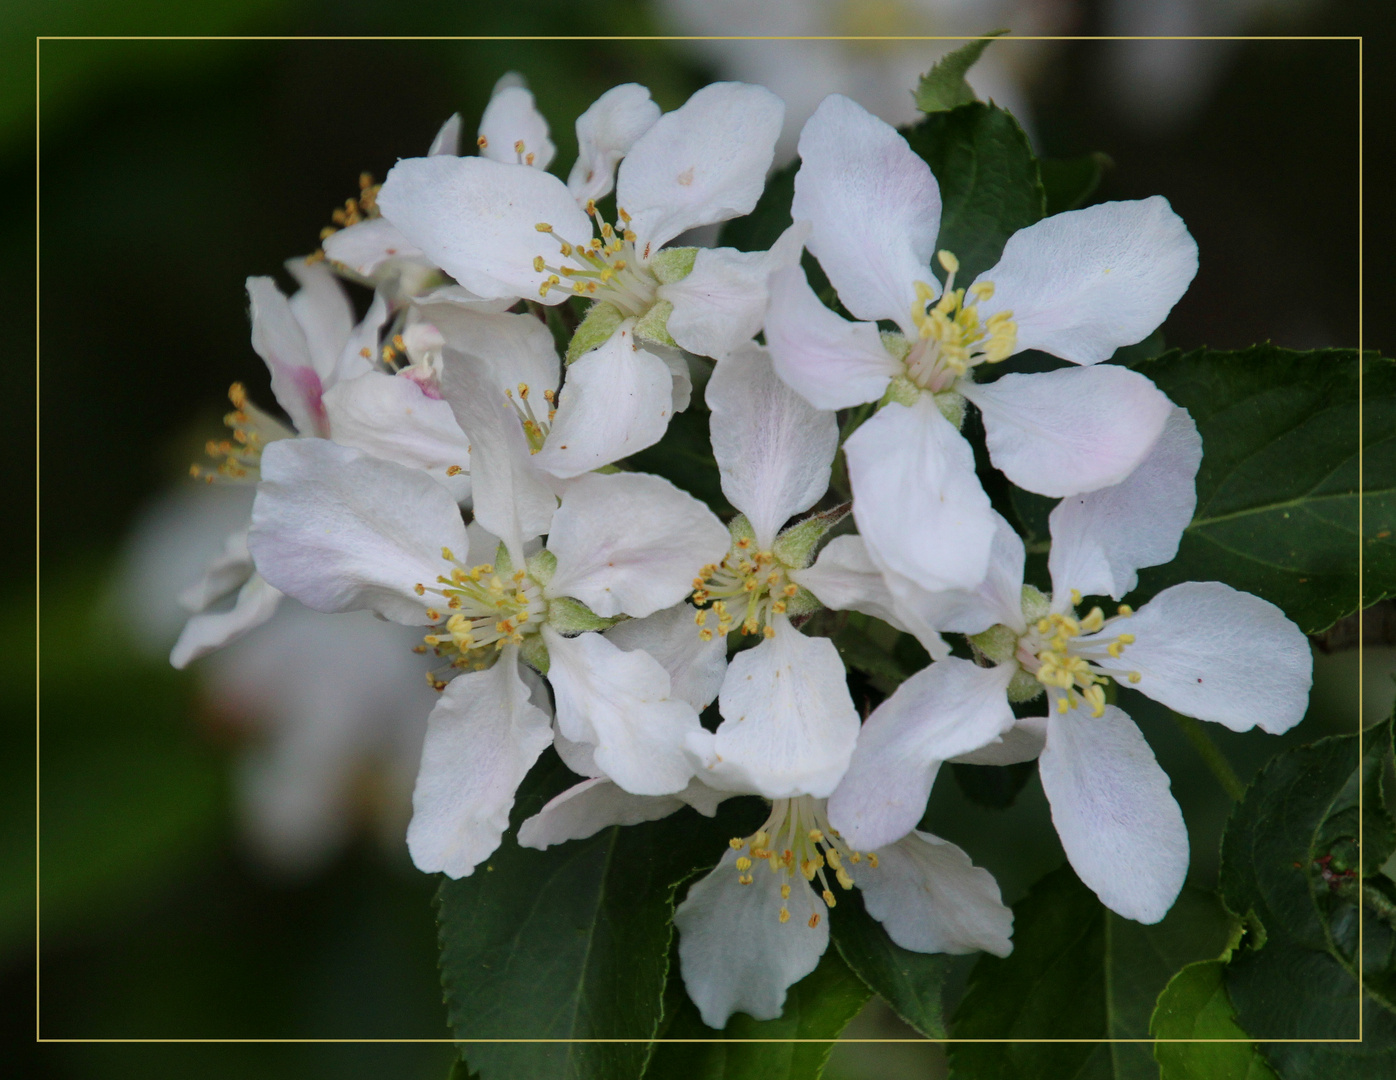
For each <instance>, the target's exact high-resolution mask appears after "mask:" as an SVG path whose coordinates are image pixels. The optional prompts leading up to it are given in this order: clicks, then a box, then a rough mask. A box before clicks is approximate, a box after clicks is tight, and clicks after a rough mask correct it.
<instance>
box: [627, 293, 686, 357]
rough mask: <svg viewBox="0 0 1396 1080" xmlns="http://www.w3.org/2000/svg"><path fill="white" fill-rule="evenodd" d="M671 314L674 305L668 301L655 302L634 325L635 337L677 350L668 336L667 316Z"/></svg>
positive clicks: (674, 343)
mask: <svg viewBox="0 0 1396 1080" xmlns="http://www.w3.org/2000/svg"><path fill="white" fill-rule="evenodd" d="M673 313H674V305H673V304H671V303H669V301H668V300H656V301H655V302H654V303H653V304H652V305H651V306H650V309H649V310H648V311H647V312H645V313H644V314H643V315H641V316H640V318H639V321H637V322H636V323H635V336H636V337H637V338H644V339H645V340H646V341H654V342H658V343H659V344H660V345H668V346H670V347H671V348H677V347H678V345H677V343H676V342H675V341H674V339H673V338H672V337H670V336H669V316H670V315H672V314H673Z"/></svg>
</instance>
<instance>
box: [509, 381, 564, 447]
mask: <svg viewBox="0 0 1396 1080" xmlns="http://www.w3.org/2000/svg"><path fill="white" fill-rule="evenodd" d="M529 393H530V390H529V388H528V383H519V396H518V398H517V399H515V397H514V391H512V390H505V391H504V396H505V397H507V398H508V399H509V404H510V405H512V406H514V412H515V414H517V416H518V418H519V423H520V424H522V425H523V431H524V438H525V439H527V440H528V452H529V453H530V454H536V453H538V451H540V450H542V449H543V443H544V441H545V440H546V439H547V438H548V432H549V431H550V430H552V424H553V417H554V416H556V415H557V394H555V393H554V392H553V391H551V390H544V391H543V400H544V401H546V402H547V403H548V416H547V419H545V420H540V419H539V418H538V415H537V414H536V413H535V412H534V411H533V402H531V401H530V400H529V398H528V395H529Z"/></svg>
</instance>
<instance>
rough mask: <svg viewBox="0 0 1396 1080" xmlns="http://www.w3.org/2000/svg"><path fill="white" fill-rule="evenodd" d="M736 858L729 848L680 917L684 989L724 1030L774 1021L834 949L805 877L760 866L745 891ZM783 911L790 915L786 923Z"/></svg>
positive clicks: (823, 914)
mask: <svg viewBox="0 0 1396 1080" xmlns="http://www.w3.org/2000/svg"><path fill="white" fill-rule="evenodd" d="M737 858H738V854H737V852H735V851H733V850H732V849H731V848H728V849H727V851H726V852H724V853H723V856H722V861H721V862H719V863H718V864H717V866H716V868H715V869H714V870H713V871H712V873H710V874H708V876H707V877H705V878H703V879H701V880H699V881H696V882H694V883H693V885H692V887H691V888H690V889H689V890H688V896H687V897H685V898H684V902H683V903H682V904H680V905H679V906H678V908H677V909H675V911H674V925H675V926H676V927H677V928H678V931H679V966H680V970H681V972H682V973H683V984H684V988H685V989H686V990H687V991H688V996H689V998H691V999H692V1001H693V1003H694V1004H695V1005H697V1006H698V1012H699V1015H701V1016H702V1017H703V1023H705V1024H707V1025H708V1027H710V1028H722V1027H724V1026H725V1025H726V1024H727V1021H728V1019H729V1018H730V1017H731V1015H732V1014H733V1013H734V1012H744V1013H747V1014H748V1015H750V1016H753V1017H755V1018H756V1019H757V1020H774V1019H775V1018H776V1017H778V1016H779V1015H780V1013H781V1009H782V1008H784V1006H785V991H786V990H787V989H789V988H790V987H791V986H793V985H794V984H795V983H797V982H799V981H800V980H801V979H803V978H804V977H805V976H806V975H808V974H809V973H810V972H811V971H813V970H814V969H815V967H816V966H817V965H818V964H819V958H820V957H821V956H823V955H824V950H825V949H826V948H827V947H828V945H829V920H828V917H827V915H828V909H826V908H825V906H824V901H823V900H822V899H820V898H819V897H818V896H816V895H815V893H814V890H813V889H812V888H810V887H809V885H808V884H807V883H806V882H805V880H804V879H803V878H802V877H801V876H800V875H798V874H796V875H794V876H793V877H787V875H785V874H783V873H778V874H773V873H771V872H770V871H769V870H767V869H766V868H765V867H764V866H757V867H754V868H753V869H752V871H751V873H752V883H751V884H750V885H742V884H740V883H739V881H738V872H737V866H736V863H737ZM784 884H789V886H790V896H789V897H788V898H786V899H782V897H781V895H780V887H781V886H782V885H784ZM781 908H785V909H786V910H787V911H789V913H790V915H789V918H788V919H787V920H786V921H785V922H781V921H780V911H781ZM814 916H818V918H817V919H816V920H815V925H814V926H813V927H811V926H810V919H811V918H812V917H814Z"/></svg>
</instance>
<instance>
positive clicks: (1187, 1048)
mask: <svg viewBox="0 0 1396 1080" xmlns="http://www.w3.org/2000/svg"><path fill="white" fill-rule="evenodd" d="M1224 967H1225V965H1224V964H1223V963H1222V961H1220V960H1199V961H1198V962H1197V963H1195V964H1189V965H1188V966H1187V967H1185V968H1183V970H1182V971H1180V972H1178V974H1176V975H1174V976H1173V978H1172V980H1170V982H1169V983H1168V986H1167V987H1166V988H1165V989H1164V991H1163V993H1162V994H1160V995H1159V999H1158V1007H1157V1009H1155V1011H1154V1016H1153V1020H1152V1021H1151V1022H1150V1026H1149V1031H1150V1033H1151V1034H1152V1035H1153V1036H1154V1038H1156V1039H1188V1040H1192V1039H1203V1040H1206V1039H1245V1038H1248V1036H1247V1035H1246V1033H1245V1032H1244V1031H1243V1030H1241V1025H1240V1024H1238V1023H1237V1022H1236V1010H1234V1009H1233V1008H1232V1007H1231V999H1230V998H1229V997H1227V994H1226V986H1225V985H1224V984H1223V982H1222V972H1223V969H1224ZM1154 1059H1155V1060H1156V1061H1157V1062H1158V1063H1159V1071H1160V1077H1159V1080H1276V1078H1275V1074H1274V1072H1273V1071H1272V1070H1271V1068H1270V1066H1269V1065H1267V1064H1266V1063H1265V1059H1264V1058H1263V1057H1261V1056H1260V1053H1259V1051H1257V1050H1256V1048H1255V1044H1254V1043H1244V1042H1158V1043H1155V1044H1154Z"/></svg>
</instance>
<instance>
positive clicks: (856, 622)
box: [831, 612, 924, 693]
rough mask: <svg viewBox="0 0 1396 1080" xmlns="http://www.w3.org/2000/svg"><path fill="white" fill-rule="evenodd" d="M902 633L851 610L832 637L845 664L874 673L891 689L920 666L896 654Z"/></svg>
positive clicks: (875, 678)
mask: <svg viewBox="0 0 1396 1080" xmlns="http://www.w3.org/2000/svg"><path fill="white" fill-rule="evenodd" d="M903 636H904V635H902V634H901V633H900V632H899V631H897V630H894V629H892V627H890V626H888V625H887V624H886V623H884V622H882V621H881V620H879V619H874V618H871V617H870V616H867V615H861V614H859V613H857V612H852V613H850V614H849V615H848V617H847V619H846V620H845V622H844V625H843V626H842V627H840V628H839V630H838V631H837V632H836V633H835V634H834V635H833V637H832V639H831V640H832V641H833V643H834V646H835V647H836V648H837V649H838V650H839V655H840V656H841V657H843V662H844V663H845V664H847V665H848V666H849V667H850V668H853V669H854V670H857V671H861V672H863V673H864V674H865V675H869V676H871V677H872V682H873V683H874V684H875V685H876V686H877V687H878V689H879V690H881V691H882V692H883V693H891V692H892V690H894V689H895V688H896V687H898V686H900V685H901V684H902V683H903V682H905V681H906V679H907V678H908V677H910V676H911V675H912V673H913V672H914V671H916V670H917V669H916V668H908V667H907V666H906V665H905V664H903V663H902V661H901V660H900V659H899V658H898V657H897V655H896V649H897V645H898V642H899V640H900V639H901V637H903ZM922 666H924V665H922Z"/></svg>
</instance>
